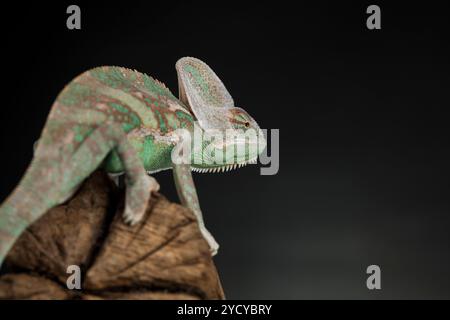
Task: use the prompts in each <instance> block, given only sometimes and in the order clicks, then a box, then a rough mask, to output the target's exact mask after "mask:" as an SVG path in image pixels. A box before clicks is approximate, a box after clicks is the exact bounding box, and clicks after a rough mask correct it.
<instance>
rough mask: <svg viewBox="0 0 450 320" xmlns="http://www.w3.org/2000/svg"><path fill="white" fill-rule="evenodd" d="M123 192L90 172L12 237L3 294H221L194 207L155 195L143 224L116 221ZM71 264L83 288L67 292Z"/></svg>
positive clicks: (124, 296)
mask: <svg viewBox="0 0 450 320" xmlns="http://www.w3.org/2000/svg"><path fill="white" fill-rule="evenodd" d="M123 204H124V193H123V191H122V190H119V189H117V188H116V187H115V186H114V185H113V184H112V183H111V181H110V180H109V178H108V177H107V176H106V174H104V173H103V172H96V173H94V174H93V175H92V176H91V177H90V178H89V179H88V180H86V182H85V183H84V184H83V186H82V187H81V188H80V190H79V191H78V192H77V194H76V195H75V196H74V197H73V198H72V199H71V200H70V201H68V202H67V203H66V204H64V205H61V206H58V207H56V208H54V209H52V210H50V211H49V212H47V214H45V215H44V216H43V217H42V218H40V219H39V220H38V221H36V223H34V224H33V225H32V226H31V227H29V228H28V229H27V230H26V232H24V233H23V234H22V236H21V237H20V239H18V241H17V242H16V244H15V245H14V247H13V249H12V250H11V251H10V253H9V255H8V257H7V259H6V260H5V263H4V266H3V268H2V272H1V274H0V298H1V299H224V293H223V290H222V287H221V284H220V280H219V276H218V274H217V270H216V268H215V266H214V263H213V261H212V259H211V256H210V254H209V247H208V244H207V243H206V241H205V240H204V239H203V237H202V236H201V233H200V231H199V229H198V227H197V222H196V219H195V217H194V215H193V214H192V212H191V211H190V210H188V209H186V208H184V207H182V206H180V205H178V204H174V203H171V202H169V201H168V200H167V199H166V198H165V197H164V196H162V195H161V194H153V195H152V199H151V200H150V203H149V208H148V209H147V213H146V216H145V218H144V219H143V221H142V222H140V223H139V224H138V225H136V226H133V227H130V226H128V225H126V224H124V223H123V222H122V211H123ZM70 265H76V266H79V267H80V269H81V275H82V276H81V289H80V290H69V289H68V288H67V280H68V277H70V276H71V274H69V273H67V268H68V266H70Z"/></svg>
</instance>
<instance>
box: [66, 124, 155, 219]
mask: <svg viewBox="0 0 450 320" xmlns="http://www.w3.org/2000/svg"><path fill="white" fill-rule="evenodd" d="M113 149H115V150H117V154H118V155H119V157H120V160H121V161H122V163H123V166H124V168H125V183H126V200H125V201H126V204H125V211H124V219H125V222H127V223H129V224H131V225H133V224H135V223H137V222H139V221H140V220H141V219H142V217H143V216H144V214H145V211H146V209H147V204H148V201H149V199H150V196H151V192H152V191H155V192H156V191H158V190H159V184H158V182H157V181H156V180H155V179H154V178H153V177H151V176H149V175H148V174H147V172H146V171H145V168H144V166H143V163H142V161H141V159H140V158H139V157H138V155H137V153H136V150H135V149H134V148H133V147H132V146H131V144H130V143H129V142H128V140H127V137H126V134H125V132H124V131H123V130H122V128H121V127H120V125H118V124H116V123H106V124H104V125H101V126H100V127H98V128H97V129H95V130H94V131H93V132H92V133H91V134H90V135H89V137H88V138H86V140H85V141H84V142H83V143H82V145H81V146H80V147H79V148H78V150H77V151H76V152H75V154H74V156H73V157H72V159H71V162H72V163H73V165H72V167H71V174H69V175H68V178H67V184H63V185H65V186H66V188H67V189H68V190H70V189H71V188H76V187H77V185H78V184H79V183H81V182H82V181H83V180H84V179H85V177H87V176H88V175H89V174H90V173H91V172H92V171H93V169H95V168H97V167H98V166H99V165H100V163H101V161H103V159H104V158H105V157H106V155H107V154H108V153H109V152H111V151H112V150H113ZM68 190H67V191H68Z"/></svg>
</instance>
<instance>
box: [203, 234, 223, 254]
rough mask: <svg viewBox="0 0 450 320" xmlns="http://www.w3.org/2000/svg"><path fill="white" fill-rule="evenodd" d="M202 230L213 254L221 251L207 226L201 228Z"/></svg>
mask: <svg viewBox="0 0 450 320" xmlns="http://www.w3.org/2000/svg"><path fill="white" fill-rule="evenodd" d="M200 231H201V233H202V235H203V238H204V239H205V240H206V242H208V245H209V251H210V252H211V256H215V255H216V254H217V252H218V251H219V247H220V246H219V244H218V243H217V242H216V240H215V239H214V237H213V236H212V234H211V233H210V232H209V231H208V230H207V229H206V228H200Z"/></svg>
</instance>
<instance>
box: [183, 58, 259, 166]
mask: <svg viewBox="0 0 450 320" xmlns="http://www.w3.org/2000/svg"><path fill="white" fill-rule="evenodd" d="M176 69H177V73H178V85H179V95H180V100H181V101H182V102H184V103H185V104H187V105H188V107H189V108H190V110H191V111H192V113H193V114H194V116H195V118H196V120H197V122H196V124H195V126H194V144H193V145H194V147H193V149H192V153H191V155H192V159H191V160H192V168H193V170H194V171H199V172H211V171H212V172H216V171H228V170H230V169H235V168H238V167H241V166H244V165H246V164H248V163H256V161H257V157H258V155H259V154H261V153H262V152H263V150H264V149H265V147H266V140H265V138H264V135H263V133H262V131H261V129H260V128H259V126H258V124H257V123H256V121H255V120H254V119H253V118H252V117H251V116H250V115H249V114H248V113H247V112H246V111H245V110H243V109H242V108H238V107H235V106H234V101H233V99H232V97H231V95H230V94H229V93H228V91H227V89H226V88H225V86H224V84H223V83H222V81H221V80H220V79H219V77H218V76H217V75H216V74H215V73H214V71H212V70H211V69H210V68H209V67H208V66H207V65H206V64H205V63H204V62H202V61H200V60H198V59H196V58H190V57H187V58H182V59H180V60H179V61H178V62H177V64H176ZM195 131H201V135H199V134H196V133H195ZM197 139H201V141H199V140H197Z"/></svg>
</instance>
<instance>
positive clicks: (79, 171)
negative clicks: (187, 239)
mask: <svg viewBox="0 0 450 320" xmlns="http://www.w3.org/2000/svg"><path fill="white" fill-rule="evenodd" d="M176 69H177V73H178V79H179V99H177V98H176V97H175V96H174V95H173V94H172V93H171V92H170V91H169V89H167V88H166V87H165V86H164V85H163V84H162V83H160V82H159V81H157V80H155V79H153V78H151V77H149V76H147V75H145V74H142V73H139V72H137V71H133V70H129V69H126V68H121V67H99V68H95V69H91V70H89V71H86V72H84V73H83V74H81V75H80V76H78V77H77V78H75V79H74V80H72V81H71V82H70V83H69V84H68V85H67V86H66V87H65V88H64V89H63V90H62V91H61V93H60V94H59V95H58V97H57V98H56V100H55V102H54V104H53V106H52V108H51V111H50V114H49V116H48V118H47V121H46V124H45V127H44V129H43V131H42V134H41V137H40V139H39V141H38V143H37V146H36V149H35V153H34V157H33V160H32V162H31V164H30V166H29V167H28V169H27V170H26V172H25V174H24V176H23V178H22V180H21V181H20V183H19V185H18V186H17V187H16V188H15V190H14V191H13V192H12V194H11V195H10V196H9V197H8V198H7V199H6V200H5V202H4V203H3V204H2V206H1V207H0V265H1V263H2V262H3V260H4V258H5V256H6V255H7V253H8V251H9V250H10V249H11V247H12V245H13V244H14V242H15V241H16V239H17V238H18V237H19V236H20V234H21V233H22V232H23V231H24V230H25V229H26V228H27V227H28V226H29V225H30V224H32V223H33V222H34V221H35V220H37V219H38V218H39V217H40V216H42V215H43V214H44V213H45V212H46V211H47V210H49V209H50V208H52V207H54V206H56V205H58V204H61V203H63V202H64V201H66V200H67V199H69V198H70V197H71V195H73V193H74V192H75V191H76V190H77V189H78V187H79V186H80V184H81V183H82V182H83V181H84V179H86V178H87V177H88V176H89V175H90V174H91V173H92V172H93V171H94V170H96V169H98V168H100V167H103V168H104V169H105V170H106V171H107V172H109V173H115V174H119V173H124V174H125V187H126V203H125V210H124V219H125V221H126V222H128V223H130V224H135V223H136V222H138V221H139V220H140V219H141V218H142V217H143V215H144V213H145V211H146V206H147V204H148V200H149V198H150V196H151V192H152V191H157V190H158V189H159V185H158V183H157V182H156V180H155V179H154V178H153V177H151V176H150V175H149V173H153V172H157V171H160V170H165V169H173V172H174V178H175V183H176V187H177V191H178V194H179V197H180V199H181V201H182V203H183V204H184V205H186V206H187V207H188V208H190V209H192V210H193V212H194V214H195V215H196V217H197V219H198V222H199V227H200V230H201V232H202V234H203V235H204V237H205V239H206V240H207V241H208V243H209V245H210V248H211V252H212V254H215V253H216V252H217V249H218V244H217V243H216V241H215V240H214V238H213V237H212V235H211V234H210V233H209V232H208V231H207V229H206V228H205V226H204V222H203V218H202V215H201V210H200V205H199V201H198V197H197V193H196V190H195V186H194V183H193V179H192V175H191V171H202V172H203V171H218V170H223V169H230V168H234V167H236V165H239V166H240V165H243V164H246V163H249V162H255V161H256V158H257V156H258V152H254V151H253V152H252V151H248V152H246V153H245V157H234V161H233V162H232V163H231V164H230V162H228V163H227V164H226V165H223V164H222V165H221V164H205V163H197V164H192V163H191V164H189V163H188V164H186V163H180V164H177V163H176V162H174V161H173V158H172V157H171V154H172V151H173V150H174V148H175V147H176V146H177V145H179V143H182V138H181V136H180V135H179V134H177V132H178V129H185V130H187V132H193V131H194V130H195V129H197V130H198V129H199V130H206V129H207V128H216V129H219V130H225V129H230V128H231V129H233V128H234V129H244V130H245V129H248V128H253V129H255V130H257V131H258V132H260V129H259V127H258V125H257V124H256V122H255V121H254V120H253V119H252V118H251V117H250V116H249V115H248V114H247V113H246V112H245V111H244V110H242V109H240V108H236V107H234V104H233V100H232V98H231V96H230V95H229V94H228V92H227V91H226V89H225V87H224V85H223V83H222V82H221V81H220V79H219V78H218V77H217V76H216V74H215V73H214V72H213V71H212V70H211V69H210V68H209V67H208V66H207V65H206V64H205V63H203V62H202V61H200V60H198V59H195V58H190V57H186V58H182V59H180V60H179V61H178V62H177V64H176ZM261 141H262V144H264V145H265V140H264V139H263V138H262V136H261V139H260V141H259V142H260V143H261ZM238 143H245V142H242V141H240V142H239V141H238V142H236V140H233V141H232V140H230V141H225V142H224V143H222V144H220V145H218V146H215V148H216V149H220V148H221V149H225V148H226V147H228V148H229V147H235V146H236V144H238ZM206 147H207V146H206V145H203V147H202V148H200V150H197V151H193V152H192V154H191V155H189V156H190V158H191V159H194V158H198V157H201V156H202V153H203V152H204V150H205V148H206ZM258 150H259V151H262V150H260V149H258Z"/></svg>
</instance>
